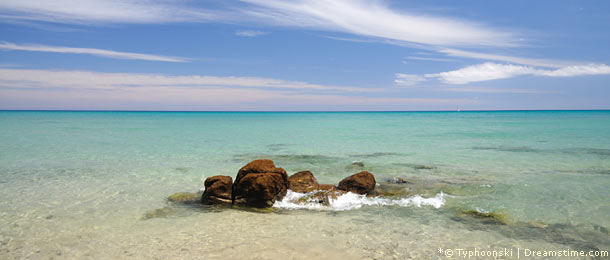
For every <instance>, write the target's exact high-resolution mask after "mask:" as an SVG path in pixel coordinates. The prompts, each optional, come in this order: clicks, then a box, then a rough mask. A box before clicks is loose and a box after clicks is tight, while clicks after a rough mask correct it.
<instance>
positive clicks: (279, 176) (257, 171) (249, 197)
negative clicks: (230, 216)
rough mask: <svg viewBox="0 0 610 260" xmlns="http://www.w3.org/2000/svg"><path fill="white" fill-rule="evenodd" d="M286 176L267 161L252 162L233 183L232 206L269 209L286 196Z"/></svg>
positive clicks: (240, 172)
mask: <svg viewBox="0 0 610 260" xmlns="http://www.w3.org/2000/svg"><path fill="white" fill-rule="evenodd" d="M287 190H288V175H287V174H286V171H285V170H284V169H282V168H276V167H275V164H274V163H273V161H271V160H268V159H261V160H254V161H252V162H250V163H248V164H246V166H244V167H242V168H241V169H240V170H239V172H238V173H237V177H235V182H234V183H233V204H238V205H245V206H252V207H258V208H264V207H271V206H273V203H275V201H276V200H281V199H282V198H284V196H286V191H287Z"/></svg>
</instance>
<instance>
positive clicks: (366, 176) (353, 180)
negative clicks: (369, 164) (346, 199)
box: [337, 171, 376, 194]
mask: <svg viewBox="0 0 610 260" xmlns="http://www.w3.org/2000/svg"><path fill="white" fill-rule="evenodd" d="M375 183H376V182H375V176H373V174H371V173H370V172H367V171H362V172H359V173H356V174H354V175H352V176H349V177H346V178H345V179H343V180H341V182H339V185H338V187H337V188H338V189H340V190H344V191H351V192H353V193H357V194H368V193H370V192H372V191H373V190H375Z"/></svg>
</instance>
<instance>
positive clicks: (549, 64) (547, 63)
mask: <svg viewBox="0 0 610 260" xmlns="http://www.w3.org/2000/svg"><path fill="white" fill-rule="evenodd" d="M439 52H441V53H444V54H446V55H448V56H452V57H460V58H470V59H480V60H492V61H504V62H512V63H516V64H522V65H530V66H536V67H546V68H562V67H566V66H573V65H578V64H577V63H574V62H568V61H559V60H548V59H532V58H523V57H514V56H505V55H497V54H489V53H479V52H469V51H462V50H455V49H442V50H439Z"/></svg>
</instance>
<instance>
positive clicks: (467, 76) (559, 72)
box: [425, 62, 610, 84]
mask: <svg viewBox="0 0 610 260" xmlns="http://www.w3.org/2000/svg"><path fill="white" fill-rule="evenodd" d="M608 74H610V66H608V65H606V64H589V65H577V66H568V67H563V68H560V69H556V70H545V69H538V68H534V67H529V66H521V65H512V64H498V63H492V62H486V63H483V64H477V65H472V66H468V67H464V68H461V69H458V70H453V71H447V72H441V73H437V74H426V75H425V77H427V78H438V79H439V80H440V81H441V82H444V83H447V84H467V83H471V82H480V81H488V80H495V79H506V78H512V77H517V76H522V75H533V76H545V77H574V76H584V75H608Z"/></svg>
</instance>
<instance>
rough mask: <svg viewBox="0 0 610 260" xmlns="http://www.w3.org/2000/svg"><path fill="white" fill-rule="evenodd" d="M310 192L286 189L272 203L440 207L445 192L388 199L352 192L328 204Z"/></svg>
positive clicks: (286, 206) (334, 208)
mask: <svg viewBox="0 0 610 260" xmlns="http://www.w3.org/2000/svg"><path fill="white" fill-rule="evenodd" d="M311 194H312V193H299V192H294V191H291V190H288V193H286V196H285V197H284V199H282V200H281V201H276V202H275V204H273V207H275V208H283V209H308V210H330V211H345V210H353V209H359V208H361V207H362V206H399V207H412V206H414V207H422V206H431V207H434V208H437V209H438V208H440V207H442V206H443V205H445V196H446V195H445V194H444V193H442V192H441V193H438V194H436V196H434V197H431V198H424V197H422V196H419V195H415V196H412V197H407V198H402V199H388V198H382V197H367V196H366V195H359V194H355V193H352V192H348V193H345V194H343V195H340V196H338V197H337V198H336V199H333V198H329V203H328V205H324V204H321V203H319V202H318V201H316V200H314V199H307V197H308V196H309V195H311Z"/></svg>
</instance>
